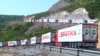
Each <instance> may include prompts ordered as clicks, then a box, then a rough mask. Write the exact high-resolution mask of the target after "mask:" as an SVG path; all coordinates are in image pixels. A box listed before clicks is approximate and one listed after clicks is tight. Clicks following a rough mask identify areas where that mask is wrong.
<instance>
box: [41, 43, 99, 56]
mask: <svg viewBox="0 0 100 56" xmlns="http://www.w3.org/2000/svg"><path fill="white" fill-rule="evenodd" d="M42 47H43V49H45V48H46V47H47V48H49V49H50V51H57V52H60V53H65V54H70V55H73V56H81V54H82V53H83V54H86V53H88V54H93V55H98V56H100V51H94V50H85V49H80V48H67V47H56V46H51V47H50V46H49V45H44V46H42ZM54 48H55V50H53V49H54ZM66 50H67V51H72V52H75V53H74V54H73V53H72V52H69V53H67V52H63V51H66ZM80 53H81V54H80Z"/></svg>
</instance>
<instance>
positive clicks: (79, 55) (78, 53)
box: [77, 43, 80, 56]
mask: <svg viewBox="0 0 100 56" xmlns="http://www.w3.org/2000/svg"><path fill="white" fill-rule="evenodd" d="M77 44H78V43H77ZM79 51H80V50H79V44H78V47H77V56H80V55H79V54H80V53H79Z"/></svg>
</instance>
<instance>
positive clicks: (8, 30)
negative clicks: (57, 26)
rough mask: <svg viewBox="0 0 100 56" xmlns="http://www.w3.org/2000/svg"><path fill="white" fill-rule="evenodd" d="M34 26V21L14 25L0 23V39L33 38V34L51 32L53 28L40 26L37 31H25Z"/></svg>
mask: <svg viewBox="0 0 100 56" xmlns="http://www.w3.org/2000/svg"><path fill="white" fill-rule="evenodd" d="M31 26H34V24H33V23H21V24H16V25H12V26H7V25H1V24H0V41H3V42H5V41H9V40H21V39H25V38H31V37H33V36H41V35H42V34H44V33H47V32H51V31H53V29H51V28H50V27H47V28H45V27H40V28H39V29H37V30H36V31H35V32H32V33H30V34H25V32H26V31H27V30H28V28H30V27H31Z"/></svg>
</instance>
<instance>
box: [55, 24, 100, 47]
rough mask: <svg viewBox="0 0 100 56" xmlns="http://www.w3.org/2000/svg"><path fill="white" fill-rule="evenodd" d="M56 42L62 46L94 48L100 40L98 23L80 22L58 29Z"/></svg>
mask: <svg viewBox="0 0 100 56" xmlns="http://www.w3.org/2000/svg"><path fill="white" fill-rule="evenodd" d="M56 36H57V37H56V38H55V39H56V42H60V43H62V44H61V46H64V47H71V48H76V47H80V48H92V47H96V43H97V42H98V25H96V24H79V25H75V26H72V27H67V28H63V29H60V30H58V31H57V34H56Z"/></svg>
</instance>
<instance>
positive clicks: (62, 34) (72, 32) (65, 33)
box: [60, 30, 77, 37]
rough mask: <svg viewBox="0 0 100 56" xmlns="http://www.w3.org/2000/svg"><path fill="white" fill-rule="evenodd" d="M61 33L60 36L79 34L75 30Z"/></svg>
mask: <svg viewBox="0 0 100 56" xmlns="http://www.w3.org/2000/svg"><path fill="white" fill-rule="evenodd" d="M60 34H61V36H60V37H64V36H75V35H77V32H76V31H75V30H71V31H64V32H61V33H60Z"/></svg>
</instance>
